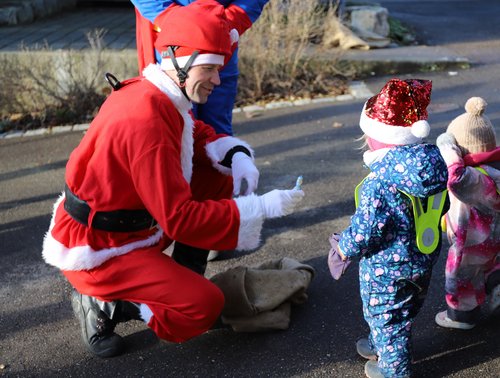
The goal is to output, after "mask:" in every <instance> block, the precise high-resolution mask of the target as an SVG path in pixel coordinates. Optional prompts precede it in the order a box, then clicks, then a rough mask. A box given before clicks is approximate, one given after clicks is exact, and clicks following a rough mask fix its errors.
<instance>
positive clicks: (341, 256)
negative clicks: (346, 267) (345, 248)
mask: <svg viewBox="0 0 500 378" xmlns="http://www.w3.org/2000/svg"><path fill="white" fill-rule="evenodd" d="M337 252H338V253H339V256H340V258H341V259H342V261H346V260H347V257H345V255H344V254H343V253H342V250H341V249H340V247H338V248H337Z"/></svg>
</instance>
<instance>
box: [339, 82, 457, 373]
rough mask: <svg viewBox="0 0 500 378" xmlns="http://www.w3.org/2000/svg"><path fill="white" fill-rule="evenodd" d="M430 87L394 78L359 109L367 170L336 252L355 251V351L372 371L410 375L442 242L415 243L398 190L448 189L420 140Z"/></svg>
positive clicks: (424, 194)
mask: <svg viewBox="0 0 500 378" xmlns="http://www.w3.org/2000/svg"><path fill="white" fill-rule="evenodd" d="M431 88H432V86H431V82H430V81H426V80H416V79H409V80H399V79H392V80H390V81H389V82H388V83H387V84H386V85H385V86H384V88H382V90H381V92H380V93H379V94H378V95H376V96H373V97H372V98H370V99H369V100H368V101H367V102H366V104H365V106H364V109H363V112H362V114H361V119H360V126H361V129H362V130H363V132H364V133H365V139H366V142H367V145H368V147H369V151H366V152H365V153H364V155H363V160H364V163H365V165H366V166H367V167H368V168H369V169H370V171H371V172H370V173H369V175H368V176H367V178H366V179H365V180H364V181H363V183H362V185H361V186H360V189H359V192H358V194H359V195H358V202H359V203H358V204H357V208H356V212H355V214H354V215H353V217H352V218H351V224H350V226H349V227H348V228H347V229H346V230H344V231H343V232H342V233H341V235H340V240H339V242H338V249H339V255H340V256H341V257H342V258H346V259H349V260H350V259H353V258H360V261H359V281H360V292H361V299H362V302H363V315H364V318H365V320H366V322H367V323H368V325H369V327H370V334H369V337H368V339H361V340H360V341H358V343H357V350H358V353H359V354H361V355H362V356H363V357H365V358H367V359H369V360H370V361H368V362H367V363H366V365H365V373H366V375H367V376H368V377H372V378H374V377H409V376H410V374H411V372H410V367H411V353H410V336H411V328H412V324H413V321H414V319H415V316H416V315H417V314H418V312H419V310H420V308H421V306H422V304H423V299H424V297H425V294H426V292H427V288H428V286H429V282H430V278H431V272H432V267H433V264H434V262H435V261H436V259H437V257H438V254H439V249H440V247H441V243H440V239H436V240H437V242H438V245H437V247H436V248H435V250H434V252H433V253H430V254H424V253H422V252H421V251H420V250H419V248H418V247H417V244H416V230H415V219H414V215H413V210H412V209H413V207H412V202H411V199H410V197H408V196H407V195H406V194H404V193H403V192H405V193H407V194H409V195H411V196H414V197H417V198H419V199H421V200H422V202H425V203H426V199H427V198H428V197H429V196H431V195H435V194H436V195H437V194H440V195H441V192H443V191H444V190H445V189H446V182H447V177H448V176H447V169H446V164H445V162H444V161H443V159H442V157H441V155H440V153H439V149H438V148H437V147H436V146H435V145H432V144H425V143H422V140H423V138H425V137H426V136H427V135H428V134H429V130H430V127H429V124H428V123H427V121H426V119H427V111H426V107H427V105H428V104H429V102H430V93H431ZM442 195H445V193H443V194H442ZM431 198H433V197H431ZM444 198H446V197H444ZM443 203H445V202H443ZM445 207H446V206H445ZM437 223H438V222H437ZM436 227H438V226H436ZM437 231H439V230H437ZM435 237H437V238H440V237H441V233H440V232H436V235H435ZM376 360H378V361H376Z"/></svg>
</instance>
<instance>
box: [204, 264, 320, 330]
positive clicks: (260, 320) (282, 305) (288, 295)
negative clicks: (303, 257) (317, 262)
mask: <svg viewBox="0 0 500 378" xmlns="http://www.w3.org/2000/svg"><path fill="white" fill-rule="evenodd" d="M313 276H314V269H313V267H312V266H310V265H306V264H302V263H300V262H298V261H296V260H294V259H291V258H288V257H284V258H282V259H280V260H272V261H267V262H264V263H263V264H261V265H258V266H256V267H244V266H238V267H235V268H232V269H228V270H227V271H225V272H222V273H219V274H216V275H215V276H213V277H212V278H211V279H210V280H211V281H212V282H213V283H214V284H215V285H217V286H218V287H219V288H220V289H221V290H222V292H223V293H224V296H225V300H226V302H225V305H224V309H223V310H222V322H223V323H224V324H228V325H230V326H231V327H232V328H233V330H234V331H236V332H259V331H269V330H284V329H287V328H288V326H289V324H290V313H291V305H292V304H302V303H304V302H305V301H306V300H307V293H306V290H307V288H308V287H309V284H310V283H311V280H312V278H313Z"/></svg>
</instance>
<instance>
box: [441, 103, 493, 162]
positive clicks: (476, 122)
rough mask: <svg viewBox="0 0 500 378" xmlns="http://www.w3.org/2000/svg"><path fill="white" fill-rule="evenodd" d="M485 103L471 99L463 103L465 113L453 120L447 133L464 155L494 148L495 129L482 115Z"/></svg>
mask: <svg viewBox="0 0 500 378" xmlns="http://www.w3.org/2000/svg"><path fill="white" fill-rule="evenodd" d="M486 105H488V104H487V103H486V101H484V100H483V99H482V98H481V97H471V98H469V99H468V100H467V102H466V103H465V113H464V114H462V115H459V116H458V117H457V118H455V119H454V120H453V121H451V123H450V124H449V126H448V129H447V130H446V132H447V133H450V134H453V136H454V137H455V139H456V140H457V143H458V145H459V146H460V147H461V148H462V150H463V152H464V154H469V153H472V154H474V153H478V152H487V151H491V150H493V149H495V148H496V146H497V142H496V138H495V129H494V128H493V125H492V124H491V121H490V120H489V118H488V117H486V116H485V115H483V113H484V110H485V109H486Z"/></svg>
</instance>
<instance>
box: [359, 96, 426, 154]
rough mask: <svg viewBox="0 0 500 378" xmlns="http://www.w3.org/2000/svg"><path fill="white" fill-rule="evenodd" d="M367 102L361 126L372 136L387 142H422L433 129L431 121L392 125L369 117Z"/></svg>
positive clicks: (402, 143) (360, 122)
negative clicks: (366, 109)
mask: <svg viewBox="0 0 500 378" xmlns="http://www.w3.org/2000/svg"><path fill="white" fill-rule="evenodd" d="M365 108H366V104H365V106H363V111H362V112H361V117H360V120H359V127H361V130H363V132H364V133H365V134H366V135H368V136H369V137H370V138H373V139H375V140H378V141H379V142H382V143H385V144H400V145H404V144H413V143H421V142H422V139H423V138H425V137H427V136H428V135H429V132H430V130H431V128H430V126H429V123H428V122H427V121H425V120H420V121H417V122H415V123H414V124H413V125H412V126H411V127H410V126H391V125H387V124H385V123H382V122H379V121H377V120H375V119H372V118H369V117H368V116H367V115H366V112H365Z"/></svg>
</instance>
